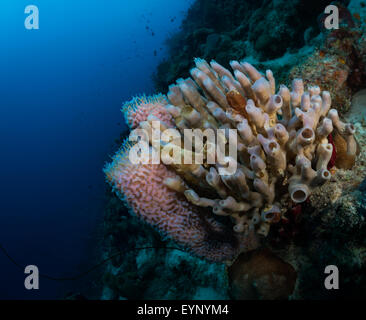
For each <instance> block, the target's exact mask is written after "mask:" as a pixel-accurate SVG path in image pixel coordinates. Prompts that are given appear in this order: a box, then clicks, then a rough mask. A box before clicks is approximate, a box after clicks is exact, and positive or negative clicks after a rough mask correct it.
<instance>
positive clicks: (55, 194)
mask: <svg viewBox="0 0 366 320" xmlns="http://www.w3.org/2000/svg"><path fill="white" fill-rule="evenodd" d="M191 2H192V1H191V0H177V1H170V0H154V1H151V0H134V1H132V0H108V1H103V0H73V1H69V0H52V1H50V0H36V1H31V0H2V1H1V4H0V11H1V15H0V43H1V50H0V147H1V152H0V155H1V157H0V181H1V183H0V243H1V244H2V245H4V246H5V247H6V249H7V250H8V252H9V253H10V254H11V256H12V257H13V258H14V259H16V260H17V261H18V262H19V263H20V264H22V265H31V264H34V265H37V266H38V267H39V270H40V272H41V273H45V274H49V275H52V276H56V277H67V276H73V275H75V274H78V273H79V272H82V271H83V270H85V269H87V268H88V267H90V266H91V265H92V264H93V263H94V262H95V256H96V253H95V250H94V249H95V248H96V247H97V246H98V241H99V240H100V239H99V237H100V235H99V233H98V226H99V225H100V223H101V221H102V219H103V194H104V188H105V184H104V176H103V173H102V168H103V164H104V162H105V161H107V160H109V159H108V154H112V152H113V148H114V146H113V142H114V140H115V139H117V138H118V137H119V134H120V132H121V131H122V130H123V125H124V124H123V120H122V116H121V113H120V106H121V104H122V102H123V101H124V100H127V99H129V98H130V97H131V96H133V95H136V94H137V93H142V92H145V93H153V83H152V80H151V74H152V72H153V71H154V70H155V68H156V66H157V64H158V63H159V61H161V59H162V58H163V57H164V55H165V54H166V52H165V47H164V39H165V38H166V37H167V35H168V34H169V33H173V32H175V31H176V30H177V29H178V27H179V25H180V23H181V19H182V18H183V15H184V10H186V9H187V8H188V7H189V5H190V3H191ZM31 4H32V5H36V6H37V7H38V8H39V19H40V20H39V27H40V28H39V30H26V29H25V27H24V20H25V18H26V16H27V14H25V13H24V9H25V7H26V6H28V5H31ZM175 17H176V18H175ZM155 50H156V52H155V53H154V51H155ZM24 279H25V275H24V273H23V272H22V270H19V269H17V268H16V267H15V266H14V265H13V264H12V263H11V262H10V261H9V259H7V258H6V257H5V256H4V255H2V254H0V299H55V298H63V297H64V295H65V294H66V293H67V292H70V291H73V292H74V291H82V290H87V289H90V290H92V287H93V281H92V280H93V277H92V276H91V277H89V280H88V281H86V280H84V282H55V281H51V280H47V279H42V278H41V280H40V289H39V290H32V291H28V290H25V288H24ZM90 279H91V280H90ZM88 286H89V287H90V288H89V287H88Z"/></svg>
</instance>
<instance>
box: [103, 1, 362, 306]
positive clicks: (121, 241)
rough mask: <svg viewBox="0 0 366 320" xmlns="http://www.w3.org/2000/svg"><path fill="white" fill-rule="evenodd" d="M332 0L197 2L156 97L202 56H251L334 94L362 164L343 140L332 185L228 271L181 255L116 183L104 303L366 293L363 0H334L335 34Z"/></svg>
mask: <svg viewBox="0 0 366 320" xmlns="http://www.w3.org/2000/svg"><path fill="white" fill-rule="evenodd" d="M329 3H330V1H299V0H295V1H292V2H291V4H290V3H289V2H288V1H285V0H278V1H239V0H238V1H236V0H229V1H205V0H197V1H196V2H195V3H194V4H193V5H192V7H191V8H190V10H189V12H188V13H187V17H186V18H185V20H184V22H183V24H182V29H181V31H180V32H179V33H178V34H175V35H172V36H171V38H170V39H168V40H167V44H168V46H169V48H170V58H169V59H167V60H166V61H164V62H163V63H162V64H161V65H160V66H159V68H158V70H157V72H156V73H155V76H154V80H155V85H156V89H157V92H162V93H166V92H167V90H168V86H169V85H170V84H172V83H174V82H175V80H176V79H178V78H180V77H188V76H189V71H190V69H191V68H192V67H194V64H193V58H195V57H200V58H203V59H206V60H207V61H210V60H211V59H215V60H216V61H217V62H218V63H220V64H222V65H223V66H224V67H226V68H229V62H230V61H231V60H241V59H244V58H245V60H246V61H248V62H250V63H251V64H252V65H254V66H255V67H256V68H257V69H258V70H259V71H261V72H265V71H266V69H271V70H272V71H273V74H274V75H275V77H276V80H277V83H278V84H280V83H281V84H285V85H287V86H289V87H290V86H291V82H292V80H293V79H295V78H302V79H303V80H304V83H305V85H308V84H311V85H318V86H319V87H320V88H321V89H322V90H327V91H329V92H330V94H331V97H332V108H335V109H337V110H338V112H339V114H340V115H341V117H342V118H343V119H344V121H346V122H349V123H352V124H353V126H354V128H355V129H356V133H355V138H356V140H357V143H358V149H359V152H358V156H357V157H356V159H354V158H353V159H350V158H349V157H348V156H347V154H346V151H345V150H344V149H345V147H344V145H343V147H342V143H338V144H337V141H335V144H334V146H336V147H337V148H336V158H335V159H333V161H334V166H332V168H330V172H331V173H332V177H331V179H330V181H328V182H327V183H326V184H324V185H323V186H321V187H319V188H316V189H315V190H313V192H312V193H311V195H310V197H309V198H308V200H307V201H306V202H304V203H302V204H300V205H296V206H294V207H293V208H292V209H291V210H288V211H287V212H286V213H285V214H284V217H283V219H282V220H281V221H280V222H279V223H277V224H276V225H273V226H272V227H271V230H270V232H269V234H268V235H267V237H265V238H262V239H261V244H260V246H259V247H258V248H257V249H256V250H254V251H248V252H244V253H242V254H241V255H240V257H239V258H238V259H237V260H236V261H235V262H234V264H232V265H231V266H229V265H227V264H225V263H214V262H210V261H208V260H206V259H203V258H200V257H198V256H197V255H195V254H192V253H190V252H188V251H185V250H178V249H179V248H180V247H179V246H178V245H177V244H176V243H175V242H174V241H173V240H169V238H167V237H163V236H162V235H161V234H160V233H159V232H158V231H157V230H156V229H155V228H153V227H152V226H151V225H149V224H147V223H145V222H143V221H142V220H141V219H139V218H138V217H136V216H135V215H134V214H131V213H129V210H128V208H127V207H126V206H125V204H124V202H123V201H121V200H120V198H119V197H118V196H117V195H116V194H115V193H114V192H112V188H110V189H109V190H108V191H107V202H106V207H105V219H104V242H103V246H102V250H103V258H107V257H110V256H113V255H115V257H114V258H112V259H111V260H110V261H109V262H108V263H107V265H106V267H105V270H104V273H103V278H102V283H103V290H102V293H101V299H106V300H109V299H123V300H124V299H341V298H343V299H346V298H347V299H360V298H365V297H366V237H365V235H366V221H365V218H366V179H365V177H366V163H365V161H366V154H365V151H364V150H365V147H366V33H365V30H366V2H365V1H354V0H352V1H342V2H334V4H336V5H337V7H338V8H339V13H340V14H339V16H340V28H339V29H338V30H326V29H325V28H323V27H322V22H323V21H324V14H322V12H323V10H324V8H325V6H326V5H328V4H329ZM284 8H286V9H284ZM300 17H301V18H300ZM121 142H122V139H121ZM338 142H339V141H338ZM144 247H145V248H146V247H147V248H146V249H139V248H144ZM174 248H177V249H174ZM120 251H122V252H123V254H118V252H120ZM116 253H117V254H116ZM327 265H335V266H337V267H338V269H339V270H340V274H341V282H340V289H339V290H326V289H325V288H324V278H325V275H324V268H325V266H327ZM239 281H240V283H239Z"/></svg>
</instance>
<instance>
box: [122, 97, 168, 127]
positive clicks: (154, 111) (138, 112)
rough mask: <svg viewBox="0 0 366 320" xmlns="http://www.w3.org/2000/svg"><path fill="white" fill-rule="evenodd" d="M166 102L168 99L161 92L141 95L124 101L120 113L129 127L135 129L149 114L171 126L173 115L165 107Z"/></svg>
mask: <svg viewBox="0 0 366 320" xmlns="http://www.w3.org/2000/svg"><path fill="white" fill-rule="evenodd" d="M167 104H168V101H167V99H166V98H165V96H164V95H162V94H159V95H155V96H145V95H142V96H140V97H135V98H133V99H132V100H131V101H128V102H126V103H125V104H124V105H123V106H122V113H123V114H124V116H125V119H126V121H127V124H128V126H129V127H130V129H136V128H137V127H138V125H139V124H140V123H141V122H143V121H146V120H147V118H148V116H150V115H152V116H155V117H156V118H158V119H160V120H161V121H163V122H164V123H167V124H170V125H171V126H173V124H174V122H173V117H172V116H171V115H170V114H169V113H168V112H167V111H166V109H165V106H166V105H167Z"/></svg>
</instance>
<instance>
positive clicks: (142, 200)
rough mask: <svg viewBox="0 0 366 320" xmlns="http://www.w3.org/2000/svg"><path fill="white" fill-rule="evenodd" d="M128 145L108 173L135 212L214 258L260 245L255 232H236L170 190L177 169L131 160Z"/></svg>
mask: <svg viewBox="0 0 366 320" xmlns="http://www.w3.org/2000/svg"><path fill="white" fill-rule="evenodd" d="M124 146H125V147H124V148H122V149H121V150H120V152H118V153H117V154H116V155H115V156H114V158H113V162H112V163H110V164H108V165H107V166H106V167H105V169H104V172H105V174H106V177H107V181H108V183H109V184H110V185H111V186H112V188H113V191H114V192H116V193H117V194H118V196H119V197H120V198H121V199H122V200H124V201H125V203H126V204H127V206H128V208H129V209H130V210H131V211H132V213H133V214H135V215H137V216H138V217H139V218H141V219H142V220H144V221H145V222H147V223H149V224H150V225H152V226H154V227H156V228H157V229H158V230H159V231H160V232H161V233H163V235H165V236H168V237H169V238H171V239H173V240H175V241H176V242H177V243H178V244H180V245H182V246H184V247H185V248H187V249H190V250H191V251H192V252H193V253H195V254H197V255H198V256H200V257H204V258H206V259H208V260H210V261H215V262H222V261H228V260H232V259H233V258H235V257H236V256H237V255H238V254H239V253H240V252H242V251H246V250H250V249H254V248H255V247H256V246H257V242H256V238H255V237H254V235H253V237H250V236H249V237H248V236H246V237H245V238H244V237H242V236H241V235H240V234H235V235H234V234H233V233H232V232H231V231H230V228H228V227H226V226H224V225H222V224H221V223H219V222H217V221H216V220H215V219H214V218H213V217H212V216H210V214H209V212H206V211H205V210H203V209H202V208H198V207H196V206H194V205H192V204H191V203H189V202H188V201H187V200H186V199H185V197H184V196H183V195H181V194H179V193H177V192H175V191H172V190H171V189H169V188H168V187H167V186H166V185H165V184H164V181H165V180H166V179H167V178H176V177H177V175H176V173H175V172H174V171H171V170H170V169H168V168H167V167H166V166H165V165H163V164H137V165H136V164H132V163H131V162H130V161H129V159H128V150H129V146H128V144H126V143H125V145H124Z"/></svg>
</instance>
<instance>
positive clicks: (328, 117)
mask: <svg viewBox="0 0 366 320" xmlns="http://www.w3.org/2000/svg"><path fill="white" fill-rule="evenodd" d="M195 65H196V66H195V68H193V69H192V70H191V78H188V79H179V80H177V82H176V84H173V85H171V86H170V87H169V92H168V94H167V95H166V96H163V95H159V96H156V97H154V98H146V97H143V98H140V100H138V99H134V100H133V101H132V102H129V103H127V104H126V105H125V106H124V108H123V111H124V113H125V115H126V119H127V121H128V123H129V125H130V127H131V129H134V128H142V129H145V130H148V131H149V130H152V122H153V121H156V120H159V121H160V123H161V129H165V128H175V129H177V131H178V132H179V133H180V134H181V135H180V136H178V139H181V140H182V141H183V139H184V137H183V135H184V129H201V130H206V129H213V131H214V132H216V131H218V130H217V129H223V130H224V132H225V138H224V140H225V141H224V145H225V144H226V145H225V149H226V150H227V149H229V148H230V141H231V139H230V134H231V132H232V131H231V130H228V129H236V130H237V133H238V137H237V140H236V149H237V158H236V159H233V158H228V157H227V158H226V160H227V161H228V162H233V161H235V162H236V163H235V167H236V168H237V169H236V171H235V173H234V174H230V175H220V174H219V169H220V166H221V165H220V164H219V163H216V164H209V163H208V162H207V161H206V160H207V158H208V157H209V154H208V153H209V151H208V150H210V149H209V145H208V143H209V142H206V143H205V144H203V146H201V148H202V150H194V151H193V154H195V152H198V151H204V152H203V154H204V159H203V164H194V163H193V164H184V163H182V164H171V165H162V166H164V167H165V169H164V170H167V171H166V172H169V174H165V176H164V177H161V184H162V186H161V188H167V190H170V191H169V192H174V194H175V195H174V197H178V198H179V199H180V201H183V202H184V204H182V203H181V205H183V206H187V205H188V204H189V206H190V208H194V209H188V210H191V211H192V210H193V211H195V212H198V213H197V214H198V215H200V213H199V212H200V210H202V212H205V214H206V212H207V210H209V212H211V215H213V216H227V217H230V218H231V220H232V222H233V234H234V237H236V238H237V239H239V241H244V240H243V239H248V235H253V234H257V235H258V234H259V235H263V236H266V235H267V234H268V232H269V230H270V226H271V224H273V223H277V222H279V221H280V220H281V218H282V217H283V215H284V213H285V212H286V211H287V210H288V209H289V208H291V207H292V206H293V205H294V204H299V203H302V202H304V201H306V199H307V198H308V197H309V195H310V194H311V192H312V190H314V188H317V187H319V186H321V185H322V184H324V183H326V182H327V181H329V180H330V179H331V172H330V171H329V170H328V163H329V161H330V159H331V157H332V154H333V151H334V150H333V145H332V144H331V143H330V142H329V141H328V137H329V135H331V134H332V132H333V131H334V130H336V131H337V132H338V133H339V134H340V135H342V136H343V137H344V139H345V140H346V141H347V152H348V153H350V154H352V153H354V154H356V149H357V145H356V141H355V139H354V137H353V135H354V132H355V129H354V127H353V125H352V124H349V123H344V122H342V121H341V120H340V118H339V115H338V112H337V110H335V109H331V97H330V94H329V92H327V91H323V92H321V90H320V88H319V87H317V86H313V87H308V88H307V90H305V88H304V84H303V81H302V80H301V79H295V80H293V82H292V85H291V89H289V88H288V87H286V86H285V85H280V86H279V87H278V88H277V86H276V82H275V78H274V76H273V74H272V72H271V71H270V70H267V71H266V74H265V75H262V74H261V73H260V72H259V71H258V70H257V69H255V68H254V67H253V66H252V65H251V64H249V63H246V62H238V61H232V62H231V63H230V65H231V67H232V69H233V73H232V72H230V71H229V70H228V69H226V68H224V67H223V66H221V65H219V64H218V63H217V62H215V61H212V62H211V63H207V62H206V61H205V60H202V59H195ZM217 138H218V139H219V137H217ZM185 152H187V150H184V148H182V149H181V154H182V157H183V155H184V153H185ZM122 153H123V152H122ZM122 153H120V154H122ZM121 158H123V157H121V155H120V156H118V155H117V156H116V157H115V159H114V161H113V163H112V164H110V165H109V166H107V168H106V170H105V171H106V174H107V178H108V181H109V182H110V183H111V185H112V186H113V187H114V189H115V190H117V191H119V192H120V194H122V197H123V198H124V199H125V200H127V202H128V203H129V204H130V205H131V203H134V211H135V212H136V211H139V207H140V205H139V201H138V200H136V199H137V197H136V195H134V196H131V195H129V196H126V193H127V194H128V193H129V190H127V189H128V185H129V183H132V182H131V181H132V180H129V181H130V182H129V181H126V182H125V186H123V185H122V183H121V181H122V180H123V177H122V175H123V174H127V173H126V170H125V169H126V162H128V161H127V160H126V158H124V161H121ZM123 166H124V167H123ZM134 168H135V170H136V167H134ZM134 168H132V167H129V168H128V170H127V171H129V172H130V171H131V170H134ZM122 169H124V171H123V174H122V173H121V172H122V171H118V170H122ZM147 170H149V169H147ZM116 172H119V174H116ZM141 179H143V177H141ZM154 186H155V187H156V184H154ZM123 194H124V195H123ZM170 196H171V193H170ZM144 201H146V199H145V200H144ZM150 201H151V202H154V201H155V202H159V201H161V200H157V199H155V198H151V199H150ZM140 204H141V203H140ZM197 208H202V209H199V210H198V211H197V210H196V209H197ZM203 208H205V209H203ZM150 213H151V212H150ZM137 214H138V213H137ZM172 214H174V212H173V213H172ZM177 214H179V213H177ZM147 215H148V214H147ZM202 215H203V213H202ZM150 218H151V216H150ZM144 219H145V220H149V217H146V214H145V215H144ZM210 219H211V218H210ZM150 223H151V224H153V225H155V226H157V227H158V228H159V229H160V230H162V229H164V228H162V227H161V226H160V222H158V223H157V222H155V223H154V222H150ZM168 229H169V228H168ZM168 229H167V230H163V231H164V232H165V233H168V235H171V236H172V237H173V238H174V239H176V240H178V241H179V237H177V236H176V235H174V234H171V233H172V232H171V229H169V230H168ZM183 232H184V230H183ZM169 233H170V234H169ZM189 241H190V240H187V241H186V243H185V244H186V245H188V247H191V248H192V247H194V245H190V243H189ZM180 242H182V241H180ZM183 242H184V241H183ZM238 248H240V245H239V246H238ZM245 249H248V246H245ZM238 250H239V249H238ZM201 255H203V256H205V254H201ZM223 255H225V254H223ZM206 256H207V255H206ZM212 260H220V259H212Z"/></svg>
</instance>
